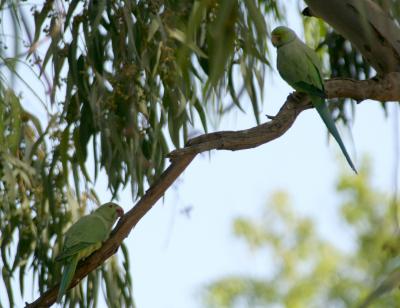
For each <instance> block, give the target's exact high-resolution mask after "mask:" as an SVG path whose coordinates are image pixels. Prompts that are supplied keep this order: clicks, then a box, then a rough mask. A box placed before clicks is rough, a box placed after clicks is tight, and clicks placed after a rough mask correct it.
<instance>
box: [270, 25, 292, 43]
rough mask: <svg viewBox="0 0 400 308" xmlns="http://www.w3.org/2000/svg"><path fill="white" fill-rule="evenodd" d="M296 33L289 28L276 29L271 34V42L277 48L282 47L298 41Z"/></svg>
mask: <svg viewBox="0 0 400 308" xmlns="http://www.w3.org/2000/svg"><path fill="white" fill-rule="evenodd" d="M296 37H297V36H296V33H294V31H293V30H292V29H289V28H288V27H283V26H280V27H276V28H275V29H274V30H273V31H272V33H271V42H272V45H274V46H275V47H280V46H282V45H284V44H287V43H289V42H291V41H293V40H294V39H296Z"/></svg>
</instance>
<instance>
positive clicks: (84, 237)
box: [56, 202, 124, 303]
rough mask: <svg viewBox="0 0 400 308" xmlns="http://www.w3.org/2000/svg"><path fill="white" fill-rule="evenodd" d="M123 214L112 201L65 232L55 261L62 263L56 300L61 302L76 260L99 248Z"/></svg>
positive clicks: (73, 272) (82, 218) (73, 271)
mask: <svg viewBox="0 0 400 308" xmlns="http://www.w3.org/2000/svg"><path fill="white" fill-rule="evenodd" d="M123 214H124V211H123V209H122V208H121V207H120V206H118V205H117V204H115V203H113V202H108V203H105V204H103V205H101V206H100V207H99V208H97V209H96V210H95V211H94V212H93V213H92V214H90V215H86V216H83V217H81V218H80V219H79V220H78V221H77V222H76V223H74V224H73V225H72V226H71V227H70V228H69V229H68V231H67V232H66V233H65V240H64V246H63V249H62V251H61V254H60V255H59V256H58V257H57V258H56V261H62V262H63V263H64V272H63V275H62V278H61V283H60V289H59V291H58V296H57V302H59V303H60V302H61V299H62V297H63V296H64V294H65V292H66V291H67V289H68V287H69V285H70V283H71V280H72V278H73V277H74V274H75V270H76V265H77V264H78V261H79V260H81V259H83V258H86V257H88V256H89V255H91V254H92V253H93V252H94V251H95V250H97V249H99V248H100V247H101V245H102V242H103V241H105V240H106V239H107V238H108V236H109V235H110V232H111V229H112V226H113V225H114V223H115V221H116V220H117V218H118V217H121V216H122V215H123Z"/></svg>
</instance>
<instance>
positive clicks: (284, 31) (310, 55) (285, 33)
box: [271, 26, 357, 173]
mask: <svg viewBox="0 0 400 308" xmlns="http://www.w3.org/2000/svg"><path fill="white" fill-rule="evenodd" d="M271 40H272V44H273V45H274V46H275V47H276V48H277V53H278V58H277V68H278V71H279V74H280V75H281V77H282V78H283V79H284V80H285V81H286V82H287V83H288V84H289V85H290V86H292V87H293V88H294V89H295V90H296V91H299V92H304V93H307V94H308V95H309V97H310V99H311V102H312V104H313V105H314V107H315V109H317V111H318V113H319V115H320V116H321V118H322V120H323V121H324V123H325V125H326V127H327V128H328V131H329V132H330V133H331V134H332V136H333V137H334V138H335V140H336V141H337V143H338V144H339V147H340V149H341V150H342V152H343V154H344V156H345V157H346V160H347V162H348V163H349V165H350V167H351V168H352V169H353V170H354V172H356V173H357V171H356V168H355V167H354V164H353V162H352V161H351V158H350V155H349V154H348V153H347V150H346V147H345V146H344V144H343V141H342V139H341V138H340V135H339V132H338V130H337V128H336V125H335V122H334V121H333V119H332V116H331V114H330V113H329V110H328V106H327V103H326V101H325V89H324V81H323V79H322V75H321V64H320V61H319V59H318V56H317V54H316V53H315V51H314V50H312V49H311V48H309V47H308V46H307V45H305V44H304V43H303V42H302V41H301V40H300V39H299V38H298V37H297V35H296V33H294V31H292V30H291V29H289V28H287V27H282V26H281V27H277V28H275V29H274V30H273V31H272V39H271Z"/></svg>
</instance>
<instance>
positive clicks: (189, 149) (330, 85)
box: [26, 73, 400, 308]
mask: <svg viewBox="0 0 400 308" xmlns="http://www.w3.org/2000/svg"><path fill="white" fill-rule="evenodd" d="M325 88H326V94H327V96H328V98H344V97H349V98H353V99H355V100H357V101H361V100H365V99H374V100H380V101H389V100H394V101H395V100H400V73H391V74H388V75H386V76H384V77H383V78H382V79H369V80H363V81H357V80H352V79H331V80H328V81H326V84H325ZM310 108H312V106H311V103H310V100H309V99H308V97H307V96H306V95H304V94H300V93H294V94H292V95H289V96H288V97H287V99H286V102H285V103H284V104H283V106H282V107H281V109H280V110H279V112H278V114H277V115H276V116H275V117H272V118H273V119H272V120H271V121H269V122H266V123H264V124H261V125H258V126H256V127H253V128H250V129H246V130H241V131H220V132H215V133H210V134H204V135H201V136H198V137H196V138H193V139H191V140H189V142H188V143H187V146H186V147H184V148H182V149H179V150H175V151H173V152H171V153H170V154H169V157H170V158H171V164H170V166H169V167H168V168H167V169H166V170H165V171H164V172H163V174H162V175H161V176H160V178H159V179H158V180H157V181H156V182H155V183H154V184H153V185H152V186H151V187H150V188H149V189H148V190H147V191H146V193H145V195H144V196H143V197H142V198H141V199H140V200H139V202H138V203H137V204H136V205H135V206H134V207H133V208H132V209H130V210H129V211H128V212H127V213H126V214H125V215H124V216H123V217H122V218H121V219H120V221H119V222H118V224H117V226H116V227H115V229H114V231H113V232H112V234H111V236H110V238H109V239H108V240H107V241H105V242H104V244H103V246H102V247H101V248H100V249H99V250H97V251H96V252H94V253H93V254H92V255H91V256H89V257H88V258H87V259H86V260H84V261H82V262H80V263H79V265H78V267H77V270H76V272H75V275H74V278H73V280H72V283H71V286H70V288H72V287H73V286H75V285H76V284H78V283H79V282H80V281H81V280H82V279H83V278H84V277H85V276H86V275H88V274H89V273H90V272H91V271H93V270H95V269H96V268H97V267H98V266H100V265H101V264H102V263H103V262H104V261H105V260H107V259H108V258H109V257H111V256H112V255H113V254H114V253H115V252H116V251H117V250H118V248H119V246H120V245H121V243H122V241H123V240H124V239H125V238H126V237H127V236H128V235H129V233H130V232H131V230H132V229H133V228H134V227H135V226H136V224H137V223H138V222H139V221H140V219H142V218H143V216H144V215H145V214H146V213H147V212H148V211H149V210H150V209H151V208H152V207H153V205H154V204H155V203H156V202H157V201H158V200H159V199H160V198H161V197H162V196H163V195H164V193H165V191H166V190H167V189H168V188H169V187H170V186H171V185H172V183H173V182H174V181H175V180H176V178H177V177H178V176H179V175H180V174H181V173H182V172H183V171H184V170H185V169H186V167H187V166H188V165H189V164H190V163H191V161H192V160H193V159H194V158H195V156H196V155H197V154H198V153H201V152H204V151H209V150H212V149H224V150H232V151H235V150H242V149H249V148H254V147H257V146H259V145H262V144H265V143H267V142H270V141H272V140H274V139H276V138H278V137H280V136H282V135H283V134H284V133H285V132H286V131H287V130H288V129H289V128H290V127H291V126H292V124H293V123H294V121H295V120H296V118H297V116H298V115H299V114H300V113H301V112H302V111H304V110H306V109H310ZM58 287H59V285H58V284H57V285H55V286H53V287H52V288H51V289H49V290H48V291H46V292H45V293H43V294H42V295H41V296H40V297H39V298H38V299H37V300H36V301H34V302H32V303H30V304H29V303H26V307H30V308H32V307H48V306H51V305H52V304H53V303H54V302H55V300H56V297H57V292H58Z"/></svg>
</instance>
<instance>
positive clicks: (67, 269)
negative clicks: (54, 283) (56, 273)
mask: <svg viewBox="0 0 400 308" xmlns="http://www.w3.org/2000/svg"><path fill="white" fill-rule="evenodd" d="M78 261H79V259H78V256H75V257H73V258H71V259H70V260H69V263H67V264H66V265H65V266H64V273H63V276H62V278H61V282H60V289H59V290H58V295H57V303H61V299H62V297H63V296H64V294H65V292H66V291H67V289H68V287H69V284H70V283H71V280H72V278H73V277H74V274H75V270H76V265H77V264H78Z"/></svg>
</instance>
